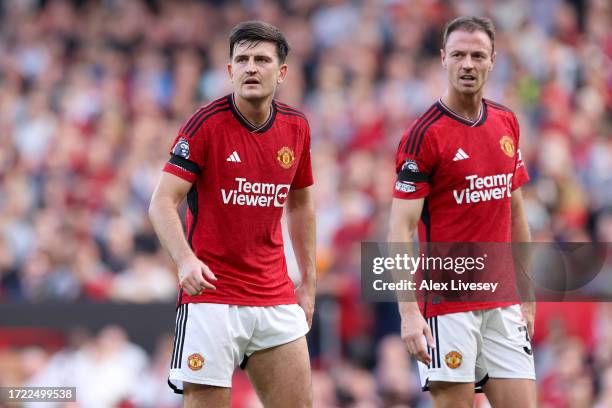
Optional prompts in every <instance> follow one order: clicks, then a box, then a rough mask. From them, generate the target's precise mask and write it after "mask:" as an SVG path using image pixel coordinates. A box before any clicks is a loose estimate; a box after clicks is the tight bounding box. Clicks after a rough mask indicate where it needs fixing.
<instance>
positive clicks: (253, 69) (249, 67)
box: [246, 58, 257, 74]
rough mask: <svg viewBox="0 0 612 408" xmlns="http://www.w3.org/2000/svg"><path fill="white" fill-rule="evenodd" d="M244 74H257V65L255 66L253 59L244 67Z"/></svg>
mask: <svg viewBox="0 0 612 408" xmlns="http://www.w3.org/2000/svg"><path fill="white" fill-rule="evenodd" d="M246 72H247V73H249V74H254V73H256V72H257V64H255V58H249V63H248V64H247V66H246Z"/></svg>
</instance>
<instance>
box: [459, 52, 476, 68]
mask: <svg viewBox="0 0 612 408" xmlns="http://www.w3.org/2000/svg"><path fill="white" fill-rule="evenodd" d="M461 67H462V68H463V69H465V70H466V71H469V70H471V69H472V68H474V61H472V57H470V56H469V55H468V56H466V57H465V58H464V59H463V64H461Z"/></svg>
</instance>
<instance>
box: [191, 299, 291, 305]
mask: <svg viewBox="0 0 612 408" xmlns="http://www.w3.org/2000/svg"><path fill="white" fill-rule="evenodd" d="M189 303H215V304H221V305H230V306H281V305H295V304H297V301H296V300H295V298H282V299H278V300H268V301H261V302H255V301H249V300H244V301H242V300H236V301H228V300H227V299H187V300H184V299H181V304H182V305H184V304H189Z"/></svg>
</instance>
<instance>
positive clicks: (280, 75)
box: [276, 64, 289, 84]
mask: <svg viewBox="0 0 612 408" xmlns="http://www.w3.org/2000/svg"><path fill="white" fill-rule="evenodd" d="M288 69H289V68H288V67H287V64H282V65H281V66H280V68H279V72H278V78H277V79H276V83H278V84H281V83H283V81H284V80H285V77H286V76H287V70H288Z"/></svg>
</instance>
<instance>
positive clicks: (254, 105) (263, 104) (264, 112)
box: [234, 93, 273, 126]
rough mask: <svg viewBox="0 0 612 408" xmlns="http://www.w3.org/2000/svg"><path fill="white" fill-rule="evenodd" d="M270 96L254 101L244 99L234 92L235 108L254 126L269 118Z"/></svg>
mask: <svg viewBox="0 0 612 408" xmlns="http://www.w3.org/2000/svg"><path fill="white" fill-rule="evenodd" d="M272 99H273V98H272V96H269V97H266V98H265V99H258V100H255V101H249V100H246V99H244V98H242V97H240V96H239V95H237V94H235V93H234V102H235V103H236V108H238V110H239V111H240V113H241V114H242V116H244V117H245V118H246V120H248V121H249V122H251V123H252V124H253V125H255V126H261V125H263V124H264V123H266V121H267V120H268V119H269V118H270V107H271V106H272Z"/></svg>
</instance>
